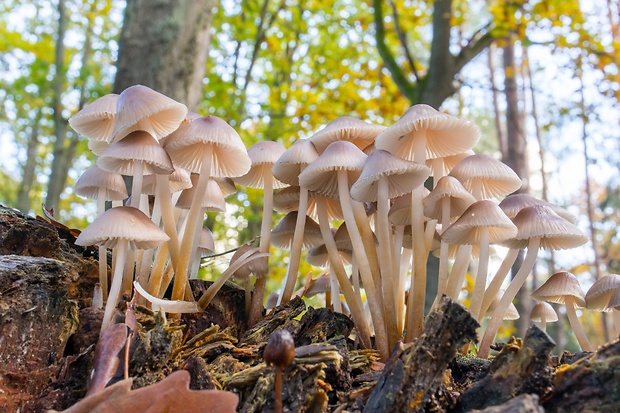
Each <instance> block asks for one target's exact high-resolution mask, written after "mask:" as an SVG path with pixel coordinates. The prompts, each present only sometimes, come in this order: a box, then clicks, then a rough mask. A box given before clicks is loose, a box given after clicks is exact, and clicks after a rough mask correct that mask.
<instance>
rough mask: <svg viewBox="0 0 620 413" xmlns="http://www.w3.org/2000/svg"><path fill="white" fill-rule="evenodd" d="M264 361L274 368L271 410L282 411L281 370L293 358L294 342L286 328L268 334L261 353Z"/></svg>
mask: <svg viewBox="0 0 620 413" xmlns="http://www.w3.org/2000/svg"><path fill="white" fill-rule="evenodd" d="M263 357H264V358H265V363H267V365H268V366H274V367H275V368H276V377H275V390H274V394H275V402H274V406H273V411H274V412H275V413H282V371H283V370H284V369H286V368H287V367H288V366H289V364H291V362H292V361H293V359H294V358H295V342H294V341H293V336H291V333H289V332H288V331H287V330H276V331H274V332H273V333H271V335H270V336H269V341H267V345H266V346H265V352H264V353H263Z"/></svg>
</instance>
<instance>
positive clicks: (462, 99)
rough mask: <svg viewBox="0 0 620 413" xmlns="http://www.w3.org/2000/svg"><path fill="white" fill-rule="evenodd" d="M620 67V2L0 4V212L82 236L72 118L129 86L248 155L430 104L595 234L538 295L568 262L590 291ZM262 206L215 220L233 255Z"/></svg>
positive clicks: (612, 219) (609, 182)
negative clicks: (234, 138)
mask: <svg viewBox="0 0 620 413" xmlns="http://www.w3.org/2000/svg"><path fill="white" fill-rule="evenodd" d="M619 65H620V6H619V2H618V0H590V1H577V0H532V1H527V0H512V1H508V0H486V1H483V0H471V1H464V0H437V1H432V0H242V1H234V0H221V1H217V0H204V1H192V0H127V1H126V2H125V1H118V0H52V1H46V0H28V1H25V0H23V1H21V0H13V1H11V0H2V1H0V98H1V100H2V110H1V111H0V148H1V151H0V202H2V203H3V204H5V205H8V206H12V207H16V208H18V209H20V210H22V211H24V212H29V213H33V214H41V204H44V205H46V206H47V207H48V208H54V211H55V214H56V217H57V218H58V219H59V220H60V221H61V222H64V223H66V224H67V225H69V226H72V227H76V228H83V227H85V226H86V223H87V222H89V221H91V220H92V219H93V218H94V216H95V205H94V204H93V203H92V202H90V201H87V200H84V199H81V198H79V197H77V196H75V194H73V192H72V190H71V188H72V184H73V183H74V182H75V180H76V179H77V178H78V177H79V176H80V174H81V173H82V172H83V171H84V170H85V169H87V168H88V167H89V166H90V165H91V164H92V163H93V161H94V159H95V158H94V156H93V155H92V154H91V153H90V151H89V150H88V148H87V142H86V140H85V139H81V138H80V137H79V136H77V134H76V133H75V132H73V131H72V130H71V129H70V128H69V127H68V123H67V120H68V118H69V117H70V116H72V115H73V114H75V113H76V112H77V111H79V110H80V109H81V108H82V107H84V105H85V104H87V103H88V102H91V101H93V100H95V99H97V98H98V97H101V96H103V95H105V94H107V93H111V92H116V93H120V91H122V90H123V89H124V88H126V87H127V86H129V85H131V84H136V83H141V84H145V85H148V86H150V87H152V88H154V89H156V90H158V91H160V92H162V93H164V94H167V95H169V96H171V97H172V98H174V99H176V100H178V101H180V102H183V103H185V104H187V105H188V107H189V108H190V109H191V110H194V111H196V112H199V113H201V114H202V115H207V114H213V115H217V116H219V117H221V118H223V119H225V120H226V121H228V122H229V123H230V124H231V125H232V126H233V127H234V128H235V129H236V130H237V131H238V132H239V133H240V135H241V137H242V138H243V140H244V142H245V143H246V146H247V147H249V146H251V145H252V144H253V143H255V142H257V141H258V140H264V139H271V140H278V141H280V142H281V143H283V144H284V145H285V146H287V147H288V146H289V145H290V143H291V142H292V141H294V140H296V139H299V138H301V137H308V136H310V135H311V134H312V133H313V132H315V131H317V130H319V129H320V128H321V127H323V126H324V125H325V124H327V123H328V122H330V121H331V120H333V119H335V118H336V117H339V116H345V115H348V116H355V117H358V118H361V119H364V120H367V121H369V122H373V123H379V124H383V125H390V124H392V123H393V122H394V121H395V120H396V119H398V118H399V117H400V116H401V115H402V113H403V112H404V111H405V109H406V108H408V107H409V106H410V105H412V104H415V103H428V104H430V105H432V106H434V107H436V108H440V109H441V110H444V111H446V112H449V113H451V114H453V115H456V116H460V117H465V118H468V119H470V120H473V121H475V122H476V123H477V124H478V125H480V127H481V128H482V130H483V138H482V141H481V142H480V143H479V144H478V146H477V147H476V148H474V149H475V151H476V152H483V153H487V154H491V155H494V156H496V157H497V158H498V159H501V160H503V161H504V162H505V163H507V164H508V165H509V166H511V167H512V168H513V169H514V170H515V171H516V172H517V173H518V174H519V175H520V176H521V177H522V178H523V179H524V182H525V185H524V188H523V189H522V190H523V191H527V192H530V193H532V194H533V195H535V196H538V197H540V198H544V199H547V200H549V201H551V202H554V203H557V204H559V205H562V206H564V207H566V208H567V209H569V211H571V212H572V213H573V214H575V215H577V216H579V225H580V226H581V228H582V229H583V230H584V231H585V232H586V233H588V234H589V235H590V236H591V238H592V241H593V242H592V243H591V244H589V245H588V246H587V248H584V249H581V250H579V251H578V252H577V253H575V252H574V251H572V252H570V253H569V254H565V255H560V256H556V257H553V256H551V255H546V256H544V257H543V259H540V260H539V266H538V269H537V273H538V276H537V277H534V278H533V281H532V283H531V284H530V285H529V287H528V288H530V289H531V288H536V287H537V286H538V285H539V284H540V283H541V282H542V281H544V279H546V277H547V275H548V274H550V273H552V272H553V271H554V268H558V266H561V268H562V269H565V270H569V271H572V272H574V273H575V274H577V275H578V276H579V278H580V280H581V283H582V287H583V288H584V289H586V288H587V287H589V285H591V283H592V282H593V281H594V280H595V279H597V278H598V277H600V276H601V275H603V274H606V273H611V272H614V273H619V272H620V239H619V234H618V228H619V227H620V212H619V210H620V208H619V206H620V178H619V177H620V171H619V168H620V136H619V135H620V110H619V107H618V99H619V98H620V73H619ZM261 199H262V195H261V194H260V192H259V191H256V192H253V191H247V192H241V193H239V194H238V195H237V196H236V198H235V199H233V200H231V205H230V207H229V210H228V213H227V215H226V216H218V217H209V220H210V222H209V225H210V226H211V227H212V228H213V230H214V233H215V235H216V238H217V239H218V240H220V244H219V245H220V246H221V248H222V250H224V249H226V248H228V247H230V246H234V245H236V243H237V242H238V241H239V240H240V241H246V240H248V239H251V238H252V237H254V236H255V235H256V234H258V233H259V228H260V216H259V215H260V211H261ZM282 272H283V269H282ZM281 275H282V274H280V276H281ZM524 297H527V296H524ZM521 301H522V304H523V305H526V303H525V298H522V300H521ZM526 314H527V313H526ZM587 317H590V318H591V320H590V321H591V322H590V323H587V324H588V327H587V329H588V330H589V332H590V334H591V335H592V336H593V337H594V336H596V337H604V335H605V329H604V327H603V325H602V323H600V316H599V315H597V314H591V313H588V315H587ZM522 324H523V325H525V324H524V323H522ZM561 328H562V327H560V329H561ZM561 338H562V335H556V339H559V340H560V343H559V345H560V346H562V345H563V343H562V342H561ZM602 341H603V338H600V339H596V338H594V339H593V342H594V343H595V344H600V343H601V342H602ZM568 344H569V345H570V343H568Z"/></svg>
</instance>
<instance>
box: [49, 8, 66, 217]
mask: <svg viewBox="0 0 620 413" xmlns="http://www.w3.org/2000/svg"><path fill="white" fill-rule="evenodd" d="M66 30H67V10H66V6H65V0H58V32H57V35H56V36H57V37H56V53H55V57H54V66H55V73H54V79H53V80H52V95H53V97H52V109H53V110H54V135H55V136H56V140H55V141H54V148H53V152H52V153H53V156H54V158H53V160H52V170H51V173H50V176H49V183H48V186H47V196H46V199H45V206H46V207H47V208H48V209H51V208H54V209H57V208H58V204H59V203H60V194H61V193H62V191H63V189H64V188H63V185H62V183H64V180H65V179H64V178H62V177H60V176H59V175H60V174H61V173H62V164H63V159H64V157H65V153H64V149H65V139H66V135H67V121H66V119H65V118H64V117H63V116H62V109H63V107H62V91H63V89H64V85H65V74H66V68H65V64H64V56H65V45H64V41H65V32H66Z"/></svg>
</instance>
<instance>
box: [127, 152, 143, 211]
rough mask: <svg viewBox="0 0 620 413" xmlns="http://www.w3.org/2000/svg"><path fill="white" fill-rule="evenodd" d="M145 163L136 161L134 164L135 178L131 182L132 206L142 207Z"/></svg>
mask: <svg viewBox="0 0 620 413" xmlns="http://www.w3.org/2000/svg"><path fill="white" fill-rule="evenodd" d="M143 170H144V163H143V162H142V161H136V162H135V163H134V165H133V180H132V182H131V204H130V206H132V207H134V208H138V209H140V194H141V193H142V171H143Z"/></svg>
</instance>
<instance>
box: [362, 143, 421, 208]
mask: <svg viewBox="0 0 620 413" xmlns="http://www.w3.org/2000/svg"><path fill="white" fill-rule="evenodd" d="M430 173H431V171H430V169H429V168H428V167H426V166H425V165H421V164H419V163H416V162H412V161H406V160H404V159H401V158H397V157H396V156H394V155H392V154H391V153H389V152H387V151H384V150H381V149H377V150H375V151H374V152H372V153H371V154H370V155H369V156H368V157H367V158H366V162H365V163H364V168H363V169H362V173H361V175H360V177H359V178H358V179H357V181H355V183H354V184H353V185H352V186H351V198H353V199H355V200H356V201H359V202H375V201H377V192H378V186H379V180H380V179H387V183H388V197H389V198H395V197H397V196H400V195H403V194H406V193H410V192H411V191H413V190H414V189H415V188H417V187H418V186H420V185H422V184H423V183H424V181H425V180H426V178H428V176H429V175H430Z"/></svg>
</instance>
